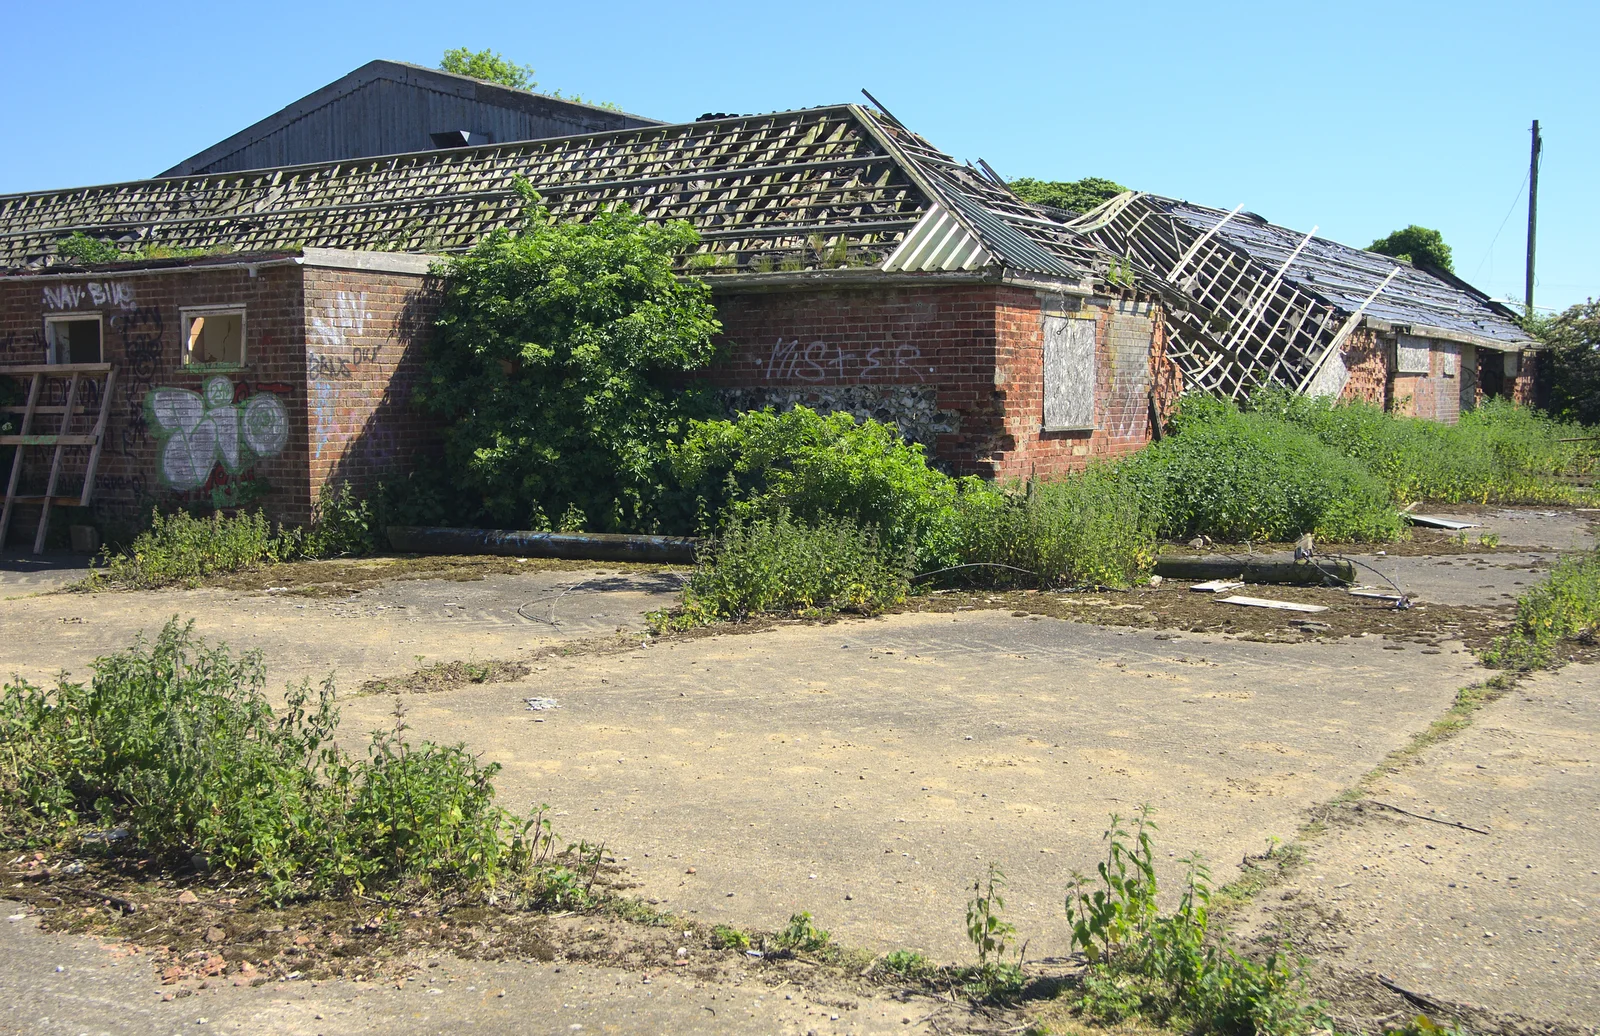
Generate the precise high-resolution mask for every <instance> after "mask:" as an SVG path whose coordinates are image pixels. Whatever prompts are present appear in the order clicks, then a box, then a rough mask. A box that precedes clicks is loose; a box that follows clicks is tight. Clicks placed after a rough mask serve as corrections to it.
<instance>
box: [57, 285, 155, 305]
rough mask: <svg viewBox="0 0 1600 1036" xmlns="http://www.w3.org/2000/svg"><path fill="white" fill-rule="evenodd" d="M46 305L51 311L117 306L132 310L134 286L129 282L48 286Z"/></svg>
mask: <svg viewBox="0 0 1600 1036" xmlns="http://www.w3.org/2000/svg"><path fill="white" fill-rule="evenodd" d="M44 304H45V306H46V307H47V308H49V309H55V310H62V309H81V308H83V307H84V306H116V307H117V308H118V309H132V308H133V307H134V303H133V285H131V284H129V283H128V282H127V281H85V282H83V283H81V284H78V283H75V284H46V285H45V286H44Z"/></svg>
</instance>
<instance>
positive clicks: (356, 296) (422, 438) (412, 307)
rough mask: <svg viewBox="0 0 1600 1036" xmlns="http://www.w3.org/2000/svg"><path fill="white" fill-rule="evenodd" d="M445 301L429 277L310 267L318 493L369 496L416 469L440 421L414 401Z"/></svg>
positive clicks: (310, 373)
mask: <svg viewBox="0 0 1600 1036" xmlns="http://www.w3.org/2000/svg"><path fill="white" fill-rule="evenodd" d="M436 307H437V296H436V294H435V293H434V292H433V291H432V289H431V287H430V286H429V284H428V283H427V278H426V277H424V276H422V275H416V274H404V273H377V272H373V271H369V270H334V269H323V268H311V267H308V268H307V269H306V271H305V311H304V312H305V327H306V339H305V341H306V355H305V369H304V371H303V377H304V379H305V383H306V406H305V411H304V414H303V421H304V428H305V435H306V439H307V441H308V442H309V444H310V452H309V463H308V478H309V482H310V492H311V493H312V495H313V496H317V495H320V494H321V493H322V492H323V491H324V490H325V489H328V488H330V487H332V486H334V485H337V484H338V483H340V482H344V481H348V482H350V483H351V485H352V486H353V487H355V488H357V489H361V490H365V489H369V488H371V487H373V486H375V485H376V483H378V482H379V481H382V480H383V479H385V478H393V477H394V476H396V475H399V474H404V473H406V472H409V471H411V470H413V469H414V468H415V460H416V457H417V456H418V455H419V454H421V453H423V452H426V451H430V450H434V449H436V448H437V445H438V441H439V425H438V423H437V422H436V421H434V420H432V419H430V418H428V417H427V416H426V415H424V414H422V413H420V412H418V411H417V410H416V409H415V408H414V407H413V406H412V404H411V393H412V391H413V390H414V388H415V387H416V385H417V383H418V382H419V381H420V380H421V378H422V377H423V351H424V346H425V342H426V336H427V334H428V331H429V327H430V324H431V321H432V317H433V314H434V312H435V310H436Z"/></svg>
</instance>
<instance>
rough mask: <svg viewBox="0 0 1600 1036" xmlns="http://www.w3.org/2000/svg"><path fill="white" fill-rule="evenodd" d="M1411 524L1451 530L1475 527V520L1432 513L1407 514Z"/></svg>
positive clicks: (1476, 524)
mask: <svg viewBox="0 0 1600 1036" xmlns="http://www.w3.org/2000/svg"><path fill="white" fill-rule="evenodd" d="M1406 517H1407V518H1408V519H1410V520H1411V524H1412V525H1425V526H1427V527H1428V528H1430V529H1449V530H1451V531H1452V532H1454V531H1456V530H1458V529H1476V528H1477V527H1478V523H1477V522H1461V521H1457V520H1456V519H1454V518H1440V517H1439V516H1438V515H1433V514H1408V515H1406Z"/></svg>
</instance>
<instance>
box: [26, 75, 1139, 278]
mask: <svg viewBox="0 0 1600 1036" xmlns="http://www.w3.org/2000/svg"><path fill="white" fill-rule="evenodd" d="M520 179H525V180H526V181H527V182H528V183H529V184H530V185H531V186H532V187H533V188H534V189H535V190H536V191H538V192H539V193H540V194H541V196H542V198H543V200H544V203H545V205H546V206H547V207H548V208H549V209H550V211H551V212H552V213H553V214H554V215H555V216H556V217H558V218H563V219H579V220H583V219H589V218H592V217H593V216H594V215H596V214H597V213H598V212H600V211H601V210H602V209H603V208H604V207H607V206H610V205H615V204H623V205H627V206H629V207H630V208H632V209H633V210H634V211H636V212H638V213H640V214H641V215H642V216H644V217H645V218H646V219H649V220H652V221H666V220H675V219H682V220H686V221H688V222H689V223H690V224H691V225H693V226H694V227H695V228H696V229H697V230H698V231H699V233H700V237H701V243H700V245H699V247H698V250H697V254H696V255H695V256H692V257H689V258H688V259H687V260H686V263H685V265H686V266H688V267H691V268H693V269H694V270H695V271H696V272H698V273H701V274H703V275H705V276H708V277H715V276H719V275H723V276H725V275H728V274H732V273H736V272H738V271H746V272H758V273H767V272H772V271H783V272H793V271H795V270H805V269H824V270H826V269H840V268H871V267H878V266H881V265H882V264H883V263H884V262H885V260H886V259H887V258H888V257H889V256H891V255H894V254H896V253H897V251H898V250H900V249H901V248H902V246H903V245H904V244H905V242H906V240H907V239H908V237H910V236H911V235H913V233H914V232H915V231H916V229H917V228H918V227H925V228H927V231H926V232H927V233H930V234H931V233H932V229H933V225H934V224H933V223H930V222H929V218H930V216H934V218H935V219H936V220H937V221H939V222H941V223H949V224H950V227H953V228H959V230H960V232H961V233H960V234H959V235H958V234H956V233H955V232H954V230H951V229H950V228H944V230H943V234H944V235H945V236H944V237H943V238H942V240H941V241H940V242H939V247H938V248H937V249H935V250H934V251H932V252H927V253H924V254H919V256H918V262H919V263H923V264H929V263H931V264H933V265H935V266H937V267H938V268H939V269H948V270H955V269H965V268H968V267H970V266H972V265H974V264H978V265H989V264H998V265H1002V266H1004V267H1005V268H1006V269H1008V270H1010V271H1012V272H1013V273H1015V274H1017V275H1021V276H1027V277H1032V278H1035V279H1040V280H1042V281H1044V282H1048V283H1052V284H1054V283H1070V284H1074V285H1076V286H1077V287H1078V288H1080V289H1084V290H1086V288H1087V286H1088V285H1089V284H1091V283H1092V281H1093V279H1094V277H1095V276H1096V275H1097V274H1100V273H1103V272H1104V271H1105V270H1106V268H1107V266H1108V258H1109V257H1107V256H1106V255H1105V253H1104V252H1103V251H1102V250H1101V249H1100V248H1099V247H1098V246H1096V245H1094V244H1093V243H1092V242H1089V241H1086V240H1085V239H1083V238H1082V237H1081V236H1079V235H1076V234H1074V233H1072V232H1071V231H1069V230H1067V229H1066V228H1064V227H1062V226H1061V225H1060V224H1057V223H1055V222H1054V221H1052V220H1049V219H1046V218H1044V217H1043V215H1042V213H1041V212H1040V210H1038V209H1036V208H1034V207H1032V206H1029V205H1028V204H1027V203H1025V202H1023V201H1022V200H1021V199H1020V198H1017V197H1016V196H1015V195H1014V194H1012V193H1011V192H1010V190H1009V188H1006V187H1005V186H1004V185H1003V184H997V183H995V182H993V181H992V180H990V179H988V178H987V177H985V176H983V175H982V174H980V173H979V172H978V171H976V170H974V169H972V168H971V167H970V166H963V165H961V164H959V163H957V162H956V161H955V160H954V159H952V158H950V156H948V155H946V154H944V153H943V152H940V151H938V150H937V149H936V148H934V147H933V146H932V145H931V144H929V143H928V142H927V141H926V140H924V139H923V138H921V137H919V136H917V135H916V134H915V133H912V132H911V131H910V130H909V129H907V128H906V127H904V126H903V125H901V124H900V123H899V122H897V121H895V120H894V119H893V117H892V116H889V115H888V114H887V113H884V112H881V111H877V112H875V111H871V110H868V109H865V108H862V107H859V106H856V105H836V106H832V107H826V108H812V109H806V110H803V111H795V112H779V113H775V114H771V115H760V116H744V117H736V118H726V119H715V120H707V121H705V122H696V123H686V124H680V125H672V126H652V127H647V128H643V129H629V130H614V131H610V132H605V133H593V134H585V135H582V136H576V137H560V138H550V139H544V140H534V141H524V142H519V143H513V144H497V145H487V146H482V147H475V148H455V149H450V150H445V151H430V152H419V153H413V154H406V155H394V156H388V157H384V158H376V159H365V160H360V161H344V162H327V163H316V164H312V165H303V166H290V167H284V168H281V169H269V170H257V171H253V172H245V173H224V174H218V175H215V176H188V177H174V178H167V179H156V180H141V181H134V182H131V183H124V184H111V185H106V186H102V187H88V188H79V189H75V190H70V191H55V192H35V193H31V194H21V195H10V196H0V266H11V267H15V266H40V265H49V264H51V263H52V262H54V261H55V250H56V245H57V244H58V242H59V241H60V240H61V239H63V238H65V237H67V236H68V235H70V234H72V233H74V232H83V233H88V234H90V235H92V236H95V237H100V238H110V239H112V240H117V241H121V242H137V243H140V244H154V245H162V246H166V247H169V248H173V249H195V248H198V249H215V250H227V249H235V250H241V251H267V250H273V249H285V248H300V247H307V246H309V247H330V248H339V249H356V250H371V251H390V252H428V253H448V252H453V251H460V250H462V249H465V248H469V247H471V246H472V245H473V244H475V243H476V242H478V241H480V240H482V239H483V237H484V236H485V235H487V234H490V233H493V232H494V231H496V230H500V229H502V228H506V227H511V226H515V225H516V224H517V223H518V221H519V220H520V219H521V217H522V208H523V201H522V197H521V195H520V193H519V192H518V189H517V182H518V181H519V180H520ZM934 214H937V215H936V216H935V215H934ZM901 254H902V258H904V257H905V256H906V255H908V254H909V253H901Z"/></svg>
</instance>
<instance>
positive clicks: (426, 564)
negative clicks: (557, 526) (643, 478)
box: [207, 554, 675, 597]
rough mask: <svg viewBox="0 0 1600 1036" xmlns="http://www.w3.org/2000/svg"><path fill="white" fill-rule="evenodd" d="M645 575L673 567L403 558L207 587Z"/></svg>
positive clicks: (323, 591)
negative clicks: (531, 574)
mask: <svg viewBox="0 0 1600 1036" xmlns="http://www.w3.org/2000/svg"><path fill="white" fill-rule="evenodd" d="M598 570H604V572H605V573H606V574H611V575H644V574H650V573H656V572H669V571H674V570H675V569H674V568H673V567H672V566H670V565H642V564H631V563H628V564H624V563H616V562H602V563H599V564H598V565H597V564H596V563H595V562H593V561H566V560H562V559H560V558H503V557H495V556H492V555H444V554H441V555H423V556H416V555H402V556H395V557H375V558H336V559H333V560H329V561H291V562H286V563H284V564H281V565H266V566H262V567H260V568H253V569H250V570H248V571H245V572H233V573H229V574H228V575H224V576H218V577H217V578H216V579H214V580H211V581H209V582H208V584H207V585H209V586H215V587H219V588H221V589H224V590H258V591H259V590H268V591H276V592H279V593H290V594H296V595H300V596H304V597H344V596H349V595H350V594H353V593H359V592H360V591H362V590H369V589H371V588H373V587H375V586H379V585H382V584H384V583H389V582H394V581H396V580H402V579H445V580H452V581H455V582H471V581H475V580H479V579H483V578H484V577H485V576H491V575H524V574H527V573H529V572H596V571H598Z"/></svg>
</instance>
